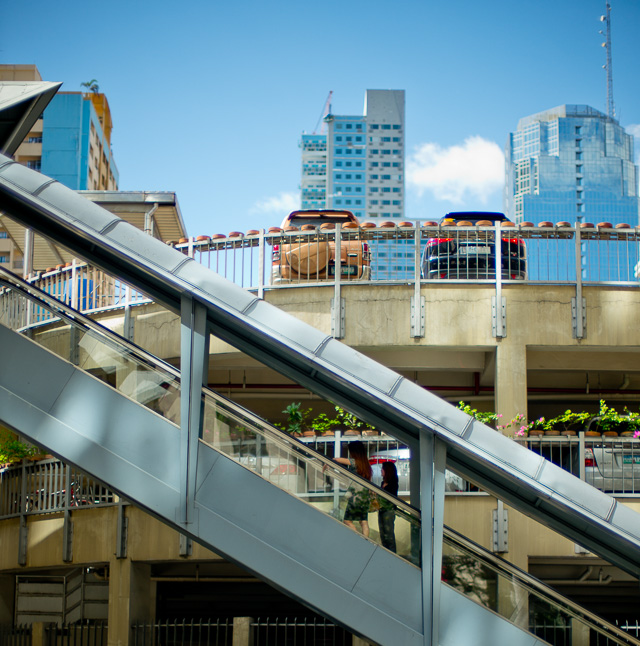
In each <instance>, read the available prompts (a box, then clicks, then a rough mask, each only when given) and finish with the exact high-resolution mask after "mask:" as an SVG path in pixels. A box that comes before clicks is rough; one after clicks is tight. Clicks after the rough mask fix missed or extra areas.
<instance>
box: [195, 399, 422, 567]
mask: <svg viewBox="0 0 640 646" xmlns="http://www.w3.org/2000/svg"><path fill="white" fill-rule="evenodd" d="M203 408H204V423H203V430H202V440H203V441H204V442H206V443H207V444H208V445H210V446H211V447H213V448H214V449H216V450H217V451H220V452H221V453H223V454H225V455H226V456H227V457H230V458H232V459H233V460H235V461H236V462H237V463H238V464H241V465H242V466H244V467H245V468H247V469H250V470H251V471H253V472H254V473H257V474H258V475H259V476H261V477H262V478H264V479H265V480H267V481H269V482H270V483H272V484H273V485H275V486H277V487H279V488H280V489H283V490H285V491H287V492H288V493H290V494H292V495H294V496H296V497H298V498H299V499H300V500H303V501H304V502H306V503H307V504H310V505H313V506H314V507H315V508H316V509H318V510H319V511H322V512H323V513H325V514H327V515H328V516H332V517H333V518H336V519H337V520H339V521H342V522H344V520H345V514H346V512H347V508H349V509H351V510H352V511H353V512H354V515H356V516H358V517H360V518H362V519H364V520H365V523H366V524H367V525H368V527H366V526H364V527H363V525H362V522H361V521H354V522H353V525H354V527H355V529H356V530H358V531H362V532H363V533H364V534H365V535H368V538H369V539H370V540H372V541H374V542H376V543H378V544H379V545H382V546H383V547H385V548H386V549H389V550H391V551H393V552H395V553H397V554H398V555H399V556H401V557H402V558H404V559H406V560H408V561H410V562H412V563H415V564H417V565H419V562H420V558H419V550H418V547H417V546H418V545H419V540H420V519H419V518H420V517H419V512H417V511H416V510H414V509H413V508H411V507H409V505H406V504H405V503H403V502H402V501H401V500H399V499H397V498H395V497H394V496H391V495H389V494H387V493H386V492H384V491H382V490H381V489H379V488H378V487H376V486H375V485H372V484H371V483H368V482H367V481H366V480H363V479H362V478H359V477H358V476H357V475H356V474H351V473H349V472H348V471H346V470H345V469H343V468H340V467H338V465H336V463H335V462H333V461H332V460H330V459H329V458H327V457H325V456H324V455H322V454H320V453H318V452H316V451H314V450H313V449H310V448H309V447H307V446H306V445H304V444H303V443H301V442H298V441H297V440H296V439H295V438H293V437H290V436H288V435H286V434H285V433H283V432H281V431H278V430H277V429H275V428H274V427H272V426H271V425H269V424H267V423H266V422H264V421H263V420H261V419H260V418H258V417H254V416H253V415H251V414H250V413H249V412H248V411H245V410H243V409H241V408H240V407H238V406H236V405H235V404H233V403H232V402H229V401H228V400H225V399H223V398H222V397H220V396H219V395H217V394H216V393H213V392H211V391H207V392H206V393H205V394H204V396H203Z"/></svg>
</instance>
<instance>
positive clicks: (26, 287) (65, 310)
mask: <svg viewBox="0 0 640 646" xmlns="http://www.w3.org/2000/svg"><path fill="white" fill-rule="evenodd" d="M2 284H4V285H6V286H7V287H9V288H11V289H17V290H18V291H20V292H23V293H25V294H26V295H27V297H28V298H30V299H31V300H39V301H40V302H41V303H43V304H44V306H45V307H46V308H47V309H49V310H52V311H53V313H54V314H55V316H56V317H59V318H61V319H63V320H65V321H66V322H67V323H70V324H75V325H82V326H83V327H85V328H87V329H89V330H91V331H92V332H96V333H97V334H100V335H101V336H103V337H106V338H107V339H108V340H109V341H110V342H111V343H113V344H115V345H117V346H120V347H122V346H124V347H125V348H127V350H129V351H130V352H131V353H133V354H135V355H137V356H138V358H141V359H143V360H144V361H145V362H147V363H149V364H151V365H153V366H156V367H158V368H160V369H162V370H164V371H166V372H169V373H171V374H172V375H173V376H174V377H176V378H177V379H179V378H180V370H179V369H178V368H176V367H175V366H172V365H171V364H170V363H167V362H166V361H163V360H162V359H160V358H158V357H156V356H155V355H153V354H151V353H150V352H147V351H146V350H145V349H144V348H141V347H140V346H139V345H136V344H135V343H134V342H133V341H129V340H128V339H125V338H124V337H122V336H120V335H118V334H116V333H115V332H114V331H113V330H110V329H109V328H107V327H105V326H104V325H101V324H100V323H98V322H97V321H94V320H93V319H91V318H89V317H88V316H85V315H84V314H81V313H80V312H78V311H77V310H74V309H73V308H72V307H69V306H68V305H67V304H66V303H63V302H62V301H59V300H57V299H56V298H54V297H53V296H51V295H50V294H47V292H45V291H43V290H42V289H40V287H37V286H36V285H32V284H31V283H28V282H26V281H25V280H23V279H22V278H19V277H18V276H16V275H15V274H13V273H12V272H10V271H8V270H6V269H4V268H3V267H0V285H2ZM53 322H54V321H52V320H47V321H42V322H40V323H33V324H32V326H30V327H39V326H43V325H48V324H50V323H53Z"/></svg>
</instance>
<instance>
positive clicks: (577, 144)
mask: <svg viewBox="0 0 640 646" xmlns="http://www.w3.org/2000/svg"><path fill="white" fill-rule="evenodd" d="M576 148H582V139H576Z"/></svg>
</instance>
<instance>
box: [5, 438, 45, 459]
mask: <svg viewBox="0 0 640 646" xmlns="http://www.w3.org/2000/svg"><path fill="white" fill-rule="evenodd" d="M39 453H40V449H38V447H37V446H33V445H32V444H27V443H25V442H21V441H20V440H19V439H18V438H17V437H16V436H15V435H14V434H13V433H11V432H10V431H5V432H4V433H3V434H2V435H1V436H0V464H13V463H14V462H20V460H22V459H24V458H29V457H33V456H35V455H38V454H39Z"/></svg>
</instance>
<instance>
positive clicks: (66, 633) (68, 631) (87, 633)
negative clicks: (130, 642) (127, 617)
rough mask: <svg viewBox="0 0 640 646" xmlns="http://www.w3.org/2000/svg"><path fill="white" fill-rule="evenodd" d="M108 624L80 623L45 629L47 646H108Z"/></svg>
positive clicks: (55, 625)
mask: <svg viewBox="0 0 640 646" xmlns="http://www.w3.org/2000/svg"><path fill="white" fill-rule="evenodd" d="M107 635H108V628H107V624H106V622H82V623H81V622H78V623H74V624H66V625H63V626H58V625H57V624H49V625H48V626H47V627H46V628H45V646H106V644H107Z"/></svg>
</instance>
